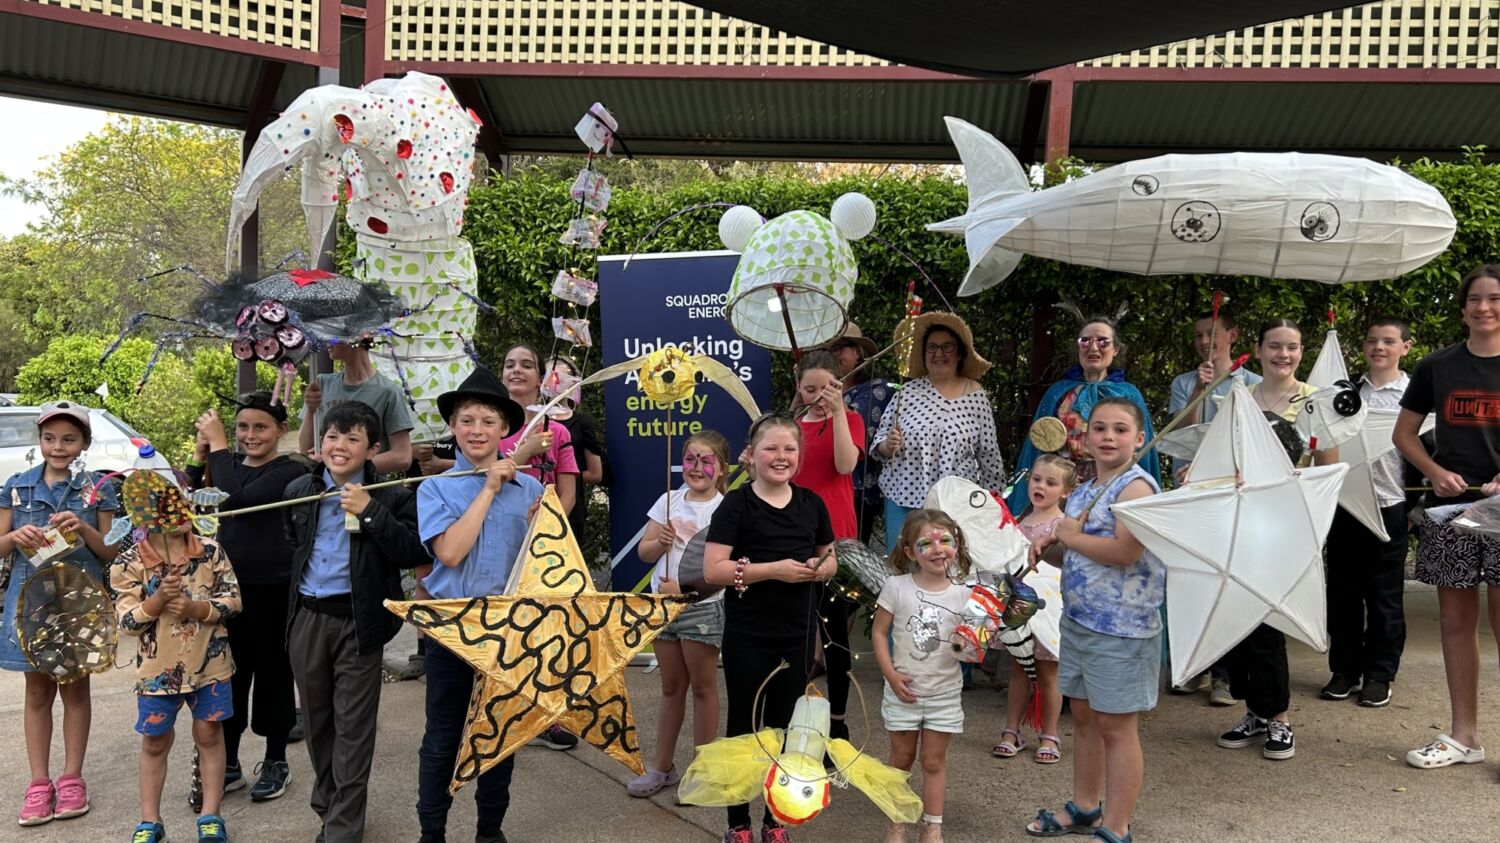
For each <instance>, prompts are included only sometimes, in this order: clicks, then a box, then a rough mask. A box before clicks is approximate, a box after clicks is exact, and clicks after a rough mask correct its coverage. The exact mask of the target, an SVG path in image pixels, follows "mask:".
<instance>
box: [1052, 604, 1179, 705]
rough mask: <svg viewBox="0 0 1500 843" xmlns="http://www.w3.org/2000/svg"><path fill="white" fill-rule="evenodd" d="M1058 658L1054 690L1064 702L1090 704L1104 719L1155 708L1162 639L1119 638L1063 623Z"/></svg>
mask: <svg viewBox="0 0 1500 843" xmlns="http://www.w3.org/2000/svg"><path fill="white" fill-rule="evenodd" d="M1058 649H1059V650H1061V652H1059V653H1058V654H1057V687H1058V690H1060V691H1062V694H1063V696H1065V697H1071V698H1073V699H1075V700H1086V701H1088V704H1089V708H1092V709H1093V710H1095V711H1099V712H1103V713H1105V714H1131V713H1133V712H1137V711H1150V710H1151V709H1153V708H1156V692H1157V689H1158V688H1159V687H1160V685H1161V633H1160V632H1158V633H1157V634H1155V635H1153V636H1151V637H1150V638H1121V637H1120V636H1118V635H1106V634H1105V633H1103V632H1095V631H1093V630H1092V629H1088V628H1086V627H1083V626H1080V625H1079V624H1078V623H1076V622H1075V621H1073V620H1072V619H1070V618H1069V617H1068V616H1067V615H1064V616H1063V619H1062V644H1061V646H1060V647H1059V648H1058Z"/></svg>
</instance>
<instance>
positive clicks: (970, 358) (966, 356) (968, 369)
mask: <svg viewBox="0 0 1500 843" xmlns="http://www.w3.org/2000/svg"><path fill="white" fill-rule="evenodd" d="M903 330H904V331H907V332H909V334H910V336H911V338H912V340H913V342H912V344H911V351H910V352H909V353H908V354H907V360H906V371H907V374H908V375H909V376H910V377H913V378H920V377H926V375H927V351H926V345H927V336H928V334H930V333H932V332H933V331H934V330H941V331H946V332H947V333H948V334H949V335H950V336H952V337H953V340H954V342H955V344H956V353H957V354H958V365H957V373H958V375H959V376H960V377H964V378H968V379H969V380H973V381H977V380H979V379H980V378H982V377H984V373H985V372H988V371H989V370H990V367H991V366H993V365H994V364H993V363H991V362H990V361H988V360H986V359H984V358H983V357H981V356H980V355H979V352H977V351H975V350H974V334H973V332H971V331H970V330H969V325H968V323H967V322H965V321H964V320H963V319H961V318H959V316H958V314H956V313H949V312H947V311H941V310H940V311H933V312H931V313H923V314H922V315H920V316H914V317H912V318H911V319H910V320H909V321H908V322H907V323H906V325H904V326H902V327H898V328H897V332H898V336H899V333H900V332H901V331H903ZM871 345H873V343H871Z"/></svg>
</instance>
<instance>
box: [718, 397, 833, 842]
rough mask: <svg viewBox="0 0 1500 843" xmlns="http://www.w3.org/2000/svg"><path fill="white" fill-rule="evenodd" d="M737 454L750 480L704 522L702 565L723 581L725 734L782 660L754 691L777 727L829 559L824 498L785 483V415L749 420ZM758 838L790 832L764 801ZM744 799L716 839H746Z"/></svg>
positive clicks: (790, 431) (806, 660) (793, 450)
mask: <svg viewBox="0 0 1500 843" xmlns="http://www.w3.org/2000/svg"><path fill="white" fill-rule="evenodd" d="M746 442H747V443H748V444H747V445H746V454H745V456H743V457H742V458H741V459H742V460H743V461H746V462H749V463H750V464H751V466H752V471H753V475H754V478H755V479H754V480H753V481H752V482H750V483H748V484H746V485H743V486H740V487H739V488H737V489H732V490H730V491H729V493H728V494H726V495H725V496H724V500H723V501H722V502H720V504H719V508H718V509H717V510H715V511H714V515H713V521H712V522H711V523H710V524H709V526H708V536H707V545H706V547H705V550H704V555H703V569H704V570H703V573H704V576H705V577H706V578H707V579H708V581H709V582H712V583H717V584H720V585H725V586H732V587H733V589H734V592H735V593H734V596H732V597H728V598H726V599H725V600H724V646H723V657H724V686H725V690H726V691H727V694H726V697H727V699H728V701H729V713H728V716H727V717H726V725H725V735H726V736H727V737H735V736H737V735H747V734H750V732H751V729H752V719H753V718H755V715H756V713H755V712H752V710H751V707H752V705H753V704H754V701H755V697H756V692H757V690H758V689H760V687H761V684H762V683H764V682H765V681H766V677H768V676H770V675H771V673H772V672H773V671H775V670H776V668H777V666H779V665H780V664H781V663H782V662H783V661H785V662H786V663H787V664H788V665H789V666H790V668H789V669H787V670H783V671H781V672H779V673H777V674H776V676H775V678H774V679H772V680H771V681H770V682H769V683H766V685H765V690H764V692H762V693H761V705H762V707H763V710H762V711H761V712H759V713H758V714H759V717H758V719H759V721H760V722H762V723H765V724H767V725H768V726H771V727H779V726H785V725H786V723H787V721H789V720H790V719H791V717H792V707H793V706H794V705H795V704H796V702H797V698H798V697H799V696H801V695H802V689H803V688H804V687H805V685H806V683H807V679H808V677H809V676H810V675H811V673H812V651H813V642H814V640H815V638H816V636H817V634H818V633H817V629H818V607H819V601H820V600H821V599H822V592H823V590H822V588H820V587H819V586H820V584H821V583H825V582H827V581H828V580H830V579H832V578H833V574H834V571H835V570H836V568H837V563H835V562H834V559H833V555H832V553H830V551H831V550H832V548H833V524H832V523H831V522H830V521H829V518H828V507H827V506H825V505H824V504H823V501H822V500H821V499H820V498H819V497H818V496H817V495H815V494H813V493H812V492H809V491H808V490H806V489H803V488H801V487H798V486H793V485H792V478H793V477H795V476H796V475H797V467H798V465H799V463H800V457H801V446H802V431H801V430H800V429H799V428H798V426H797V423H796V422H795V421H793V420H792V419H789V418H787V417H786V416H782V415H776V414H771V415H766V416H762V417H761V418H759V419H757V420H756V422H755V423H754V424H752V425H750V433H749V435H748V436H747V437H746ZM760 840H761V843H788V841H790V840H791V837H790V836H789V835H788V834H787V831H786V829H785V828H783V827H782V826H781V825H779V824H778V823H777V822H776V819H775V818H774V817H773V816H772V815H771V811H770V809H769V808H767V809H766V812H765V818H764V820H763V824H762V828H761V834H760ZM751 841H752V837H751V831H750V806H749V804H744V805H733V806H731V807H730V808H729V830H728V831H727V832H726V833H725V834H724V843H751Z"/></svg>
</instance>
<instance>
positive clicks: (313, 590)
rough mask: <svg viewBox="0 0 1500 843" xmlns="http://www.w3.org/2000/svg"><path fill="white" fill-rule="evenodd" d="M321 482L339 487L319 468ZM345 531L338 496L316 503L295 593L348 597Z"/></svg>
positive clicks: (333, 487)
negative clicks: (315, 517)
mask: <svg viewBox="0 0 1500 843" xmlns="http://www.w3.org/2000/svg"><path fill="white" fill-rule="evenodd" d="M323 483H324V485H325V487H326V488H328V489H336V488H342V487H341V486H340V485H339V484H337V483H334V482H333V475H332V474H330V473H329V472H328V469H326V468H325V469H323ZM350 588H351V587H350V585H349V531H348V530H345V529H344V510H343V509H342V508H340V506H339V498H338V495H334V496H332V497H328V498H324V499H323V500H322V501H319V502H318V528H317V531H316V532H315V533H313V549H312V555H311V556H309V557H307V567H306V568H304V569H303V571H302V582H301V584H300V585H298V586H297V591H298V592H300V593H302V594H305V595H307V596H308V597H332V596H334V595H338V594H348V593H349V592H350Z"/></svg>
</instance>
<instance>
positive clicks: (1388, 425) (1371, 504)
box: [1297, 330, 1401, 542]
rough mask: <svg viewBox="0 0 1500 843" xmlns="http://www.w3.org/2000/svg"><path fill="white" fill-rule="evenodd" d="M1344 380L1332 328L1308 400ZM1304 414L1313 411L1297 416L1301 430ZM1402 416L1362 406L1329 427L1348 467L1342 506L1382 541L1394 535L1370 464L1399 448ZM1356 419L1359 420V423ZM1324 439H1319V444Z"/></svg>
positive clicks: (1315, 366)
mask: <svg viewBox="0 0 1500 843" xmlns="http://www.w3.org/2000/svg"><path fill="white" fill-rule="evenodd" d="M1341 380H1344V381H1347V380H1350V378H1349V369H1348V368H1347V367H1345V365H1344V352H1343V349H1341V348H1339V335H1338V332H1337V331H1333V330H1330V331H1329V332H1328V337H1327V339H1325V340H1324V341H1323V348H1322V350H1321V351H1319V352H1318V359H1317V360H1316V361H1314V362H1313V367H1312V371H1311V372H1310V373H1308V376H1307V382H1308V383H1310V384H1312V385H1313V386H1316V387H1318V392H1317V393H1315V394H1314V395H1313V396H1311V397H1310V398H1308V401H1309V402H1316V401H1319V400H1320V398H1319V396H1325V399H1326V395H1327V394H1328V393H1329V392H1330V391H1333V390H1335V389H1336V388H1335V387H1334V384H1335V383H1337V382H1338V381H1341ZM1323 403H1324V405H1325V406H1326V405H1327V403H1328V402H1327V401H1326V400H1324V402H1323ZM1305 415H1310V414H1308V413H1306V412H1304V413H1302V414H1299V415H1298V417H1297V420H1298V427H1299V429H1300V428H1301V427H1302V424H1301V422H1302V418H1303V416H1305ZM1399 415H1401V413H1400V411H1399V410H1375V409H1367V408H1361V409H1360V411H1359V413H1358V414H1356V415H1355V416H1350V417H1347V418H1344V419H1342V420H1339V419H1337V418H1335V420H1333V421H1332V422H1331V424H1329V425H1328V426H1327V427H1328V428H1331V430H1330V431H1329V433H1328V434H1326V435H1330V436H1331V437H1332V439H1333V440H1334V444H1336V445H1337V446H1338V449H1339V462H1341V463H1344V464H1345V465H1347V466H1349V476H1347V477H1345V478H1344V485H1343V486H1340V487H1339V506H1341V507H1343V508H1344V511H1345V512H1348V513H1349V514H1350V515H1352V516H1354V518H1355V519H1356V520H1357V521H1359V523H1361V524H1363V525H1364V526H1365V529H1367V530H1369V531H1370V532H1371V533H1374V534H1375V536H1376V537H1377V538H1379V539H1380V540H1381V541H1383V542H1384V541H1390V538H1391V537H1390V535H1389V534H1387V533H1386V531H1385V520H1384V519H1382V518H1381V517H1380V498H1379V497H1378V496H1377V495H1376V494H1375V475H1374V474H1373V473H1372V471H1371V468H1370V467H1371V465H1372V464H1374V463H1376V462H1379V461H1380V458H1381V457H1383V456H1385V455H1386V454H1388V453H1390V452H1391V450H1392V449H1394V448H1395V447H1396V445H1395V443H1394V442H1392V441H1391V434H1392V433H1393V432H1395V430H1396V417H1397V416H1399ZM1355 419H1358V421H1357V423H1355V422H1354V420H1355ZM1317 426H1320V425H1315V427H1317ZM1340 437H1347V438H1340ZM1323 441H1324V440H1321V439H1320V440H1319V445H1320V446H1321V445H1322V444H1323Z"/></svg>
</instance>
